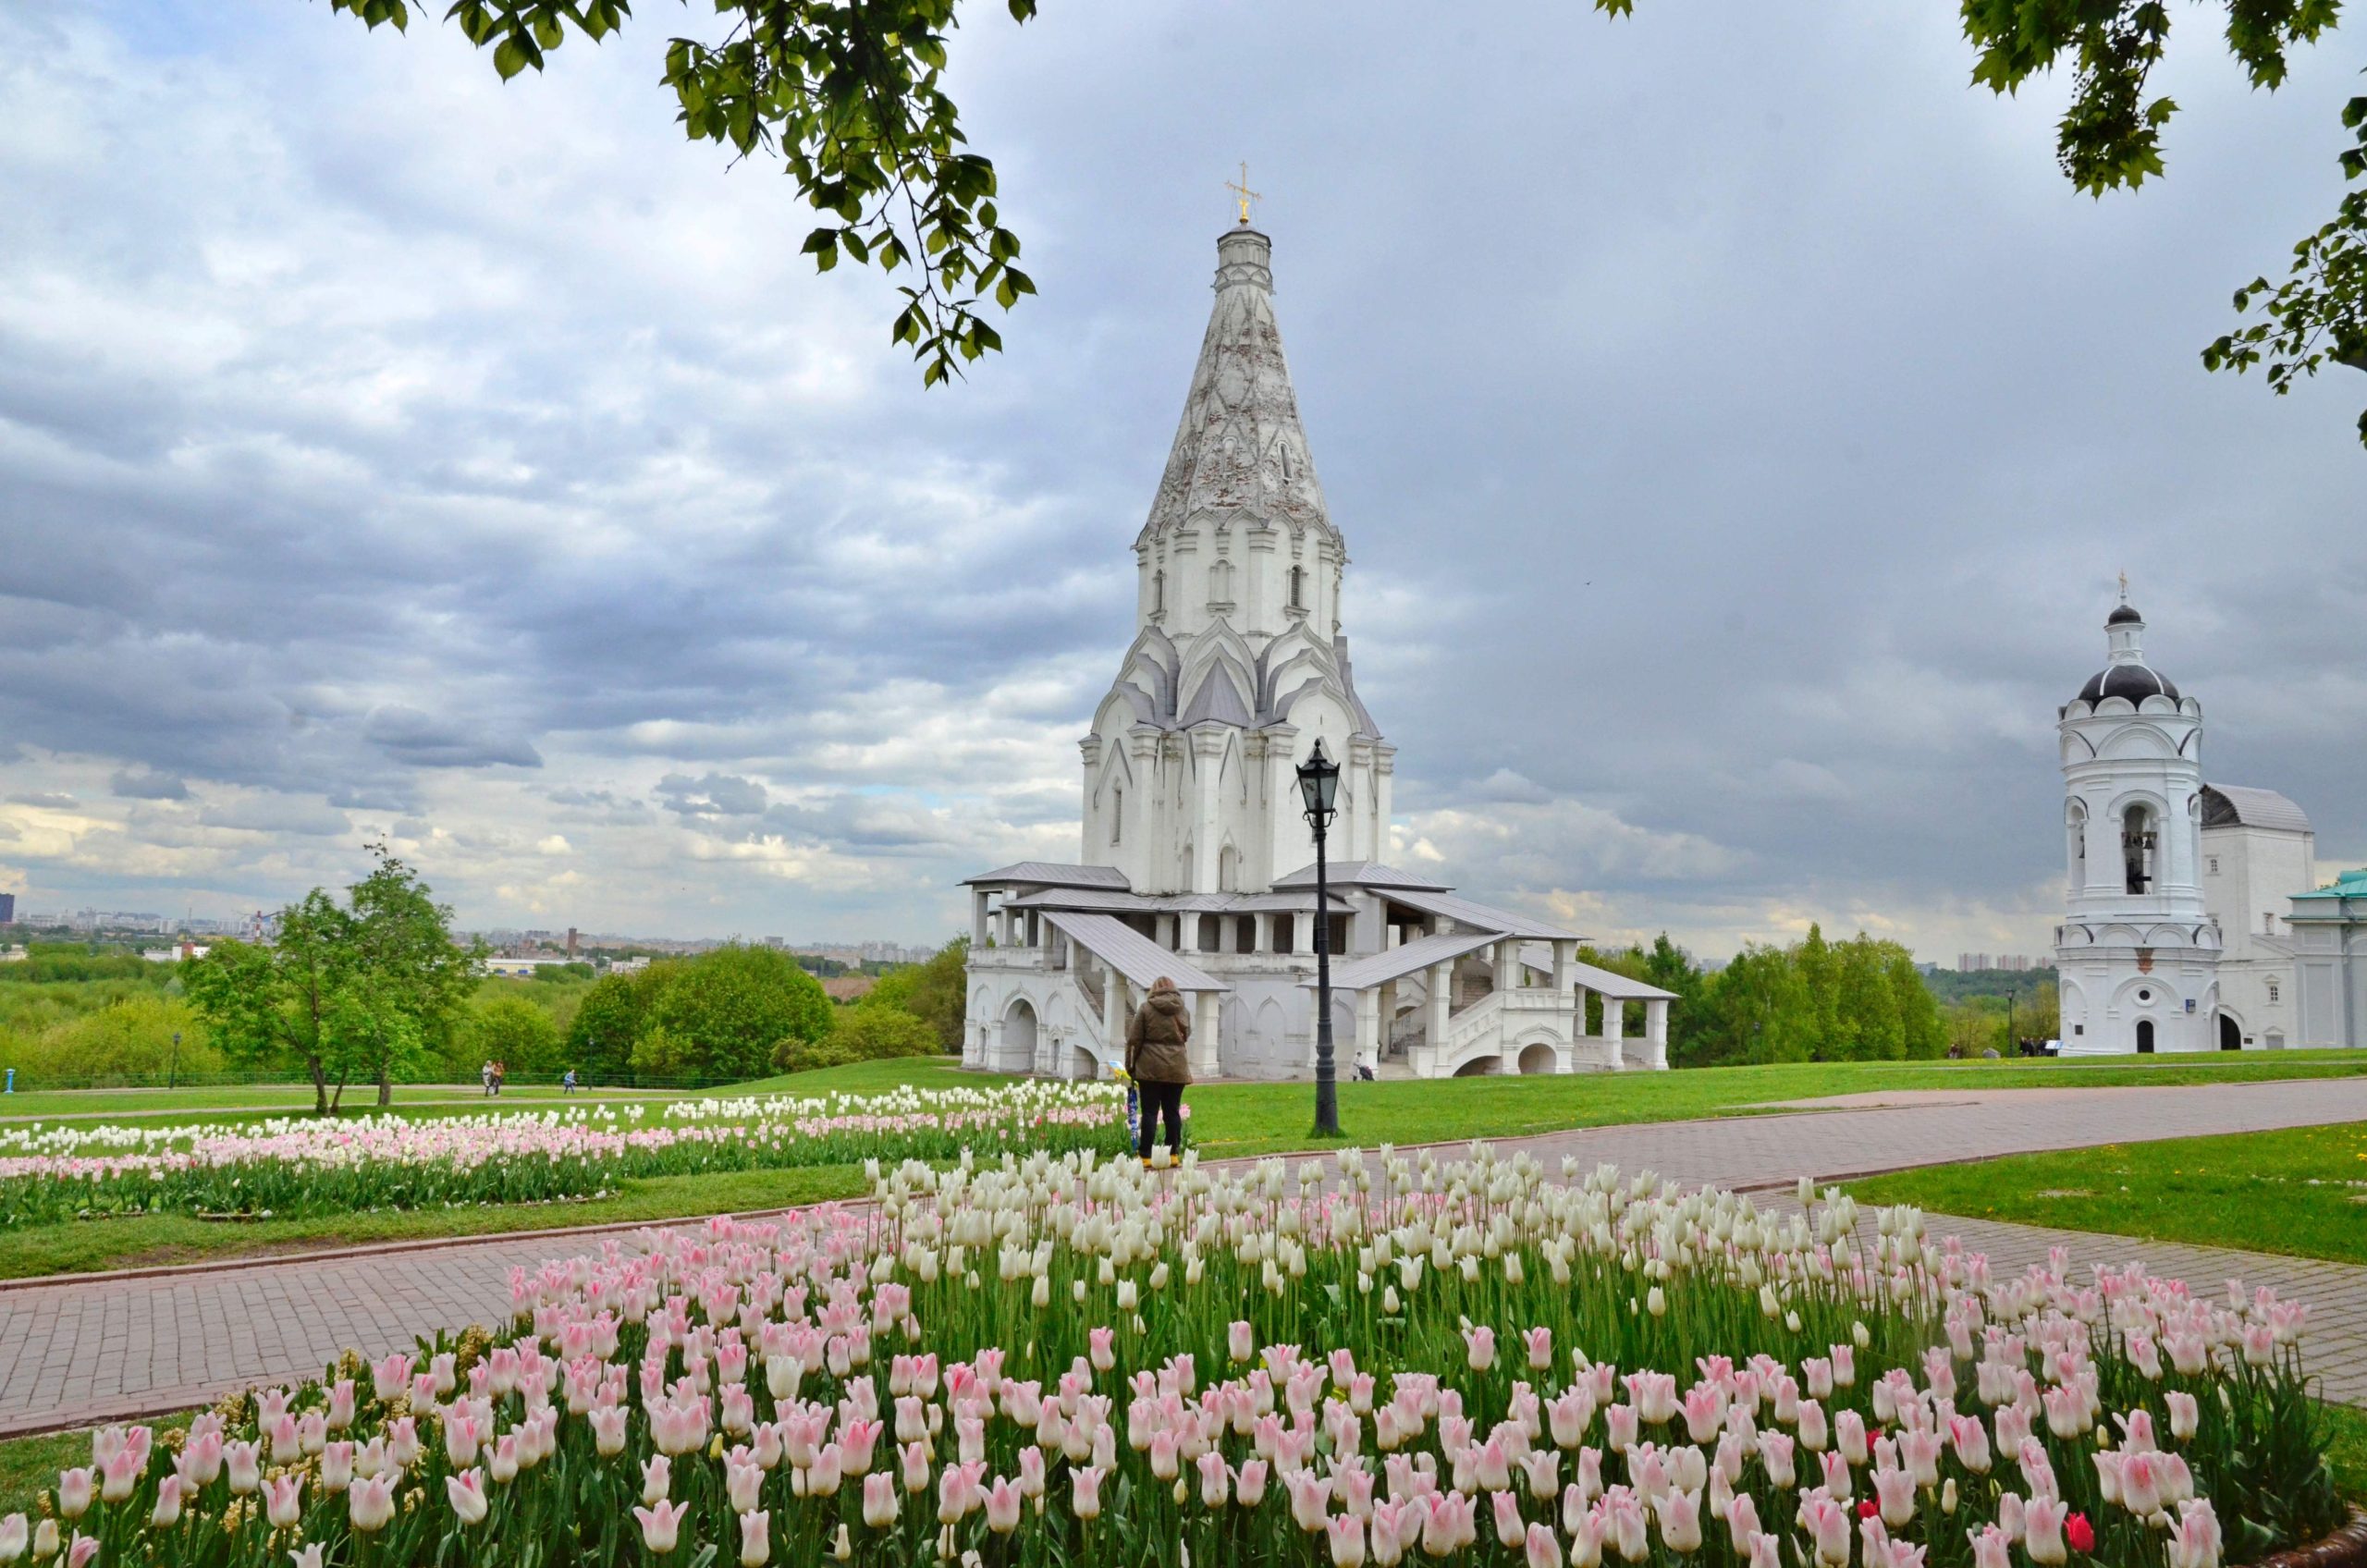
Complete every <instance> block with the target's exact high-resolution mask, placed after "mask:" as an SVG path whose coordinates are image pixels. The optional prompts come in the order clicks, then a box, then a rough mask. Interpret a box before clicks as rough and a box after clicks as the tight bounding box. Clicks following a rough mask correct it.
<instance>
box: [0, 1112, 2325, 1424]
mask: <svg viewBox="0 0 2367 1568" xmlns="http://www.w3.org/2000/svg"><path fill="white" fill-rule="evenodd" d="M1850 1098H1852V1099H1856V1098H1858V1097H1857V1096H1851V1097H1850ZM1806 1103H1807V1105H1808V1106H1809V1108H1810V1109H1797V1110H1793V1111H1790V1112H1786V1113H1784V1114H1772V1115H1760V1116H1749V1117H1735V1118H1727V1119H1723V1120H1717V1121H1683V1122H1665V1123H1656V1124H1649V1125H1639V1126H1625V1127H1600V1128H1588V1129H1581V1130H1577V1131H1574V1132H1569V1133H1549V1134H1545V1135H1542V1136H1539V1137H1532V1138H1524V1139H1518V1140H1508V1141H1506V1145H1503V1146H1513V1147H1520V1148H1526V1149H1528V1150H1529V1151H1531V1152H1533V1153H1535V1154H1536V1155H1538V1156H1539V1158H1544V1159H1546V1160H1548V1161H1549V1162H1551V1161H1557V1160H1559V1159H1560V1158H1564V1157H1566V1158H1575V1159H1576V1160H1578V1161H1579V1162H1580V1165H1581V1168H1582V1169H1590V1168H1591V1167H1592V1166H1593V1165H1594V1164H1596V1163H1597V1162H1599V1161H1605V1160H1607V1161H1610V1162H1612V1163H1613V1164H1616V1165H1618V1166H1620V1167H1622V1168H1624V1169H1626V1170H1642V1169H1646V1168H1649V1169H1651V1170H1657V1171H1659V1172H1660V1173H1661V1174H1662V1175H1663V1176H1666V1177H1669V1178H1671V1179H1673V1180H1675V1181H1678V1182H1684V1183H1686V1184H1687V1185H1693V1184H1699V1183H1714V1184H1717V1185H1721V1186H1728V1187H1736V1188H1745V1189H1749V1188H1767V1187H1772V1186H1788V1185H1790V1184H1791V1183H1792V1182H1795V1181H1797V1178H1798V1177H1800V1176H1803V1175H1807V1176H1813V1177H1817V1178H1819V1179H1821V1180H1834V1179H1838V1178H1842V1177H1847V1176H1858V1175H1867V1174H1871V1173H1873V1172H1876V1171H1881V1170H1896V1169H1900V1168H1903V1167H1907V1166H1914V1165H1929V1164H1941V1163H1945V1162H1948V1161H1953V1160H1962V1159H1975V1158H1983V1157H1986V1156H1992V1155H2001V1154H2017V1153H2026V1152H2031V1151H2036V1150H2041V1149H2057V1148H2079V1147H2086V1146H2089V1145H2098V1144H2112V1143H2129V1142H2139V1141H2143V1140H2147V1139H2153V1138H2176V1137H2187V1136H2192V1135H2197V1134H2203V1133H2244V1132H2265V1131H2269V1130H2272V1129H2275V1128H2281V1127H2301V1126H2312V1125H2318V1124H2322V1123H2325V1122H2331V1121H2367V1079H2360V1078H2349V1079H2320V1080H2307V1081H2296V1082H2289V1083H2271V1084H2226V1085H2214V1086H2210V1087H2197V1088H2116V1089H2017V1090H1986V1091H1972V1092H1964V1093H1951V1092H1946V1091H1937V1092H1932V1093H1916V1094H1906V1095H1886V1096H1878V1097H1877V1103H1874V1104H1870V1105H1869V1104H1865V1103H1862V1102H1860V1103H1855V1104H1851V1103H1847V1102H1846V1101H1845V1102H1843V1103H1840V1104H1838V1105H1835V1106H1834V1108H1833V1109H1814V1107H1815V1106H1816V1105H1817V1103H1818V1102H1806ZM1934 1229H1935V1230H1943V1231H1955V1232H1956V1233H1957V1234H1959V1235H1962V1236H1963V1237H1964V1238H1965V1239H1966V1241H1967V1242H1968V1243H1970V1244H1972V1245H1974V1246H1976V1247H1978V1248H1980V1249H1981V1250H1985V1251H1987V1252H1988V1253H1989V1254H1990V1256H1991V1257H1992V1258H1993V1261H1994V1262H1995V1263H1996V1265H1997V1266H1998V1267H1999V1268H2013V1269H2017V1270H2018V1269H2019V1268H2023V1267H2025V1266H2027V1265H2029V1264H2030V1263H2034V1262H2038V1261H2040V1260H2042V1259H2043V1258H2044V1256H2045V1255H2046V1251H2047V1248H2048V1247H2050V1246H2052V1245H2054V1244H2055V1243H2066V1244H2068V1245H2069V1246H2070V1247H2071V1248H2072V1251H2073V1256H2074V1257H2075V1259H2077V1260H2078V1261H2079V1262H2080V1263H2082V1264H2085V1263H2090V1262H2112V1263H2121V1262H2126V1261H2128V1260H2129V1259H2131V1258H2140V1259H2143V1260H2144V1261H2145V1262H2146V1263H2147V1265H2148V1266H2149V1267H2150V1268H2152V1269H2153V1270H2154V1271H2155V1272H2157V1273H2161V1274H2165V1275H2170V1276H2174V1277H2178V1278H2183V1279H2186V1280H2189V1282H2191V1283H2193V1284H2194V1285H2195V1286H2196V1287H2197V1288H2198V1289H2200V1290H2205V1291H2208V1292H2211V1293H2213V1294H2214V1295H2216V1294H2217V1293H2218V1292H2219V1291H2220V1289H2221V1288H2222V1286H2223V1283H2224V1281H2225V1280H2227V1279H2228V1278H2230V1277H2240V1278H2242V1279H2244V1280H2247V1281H2249V1282H2252V1283H2258V1284H2266V1285H2270V1286H2273V1287H2275V1289H2276V1290H2277V1291H2278V1292H2280V1293H2284V1294H2290V1295H2293V1296H2295V1297H2298V1298H2300V1299H2301V1300H2305V1301H2308V1302H2310V1303H2311V1304H2312V1333H2311V1344H2312V1362H2313V1364H2314V1366H2316V1368H2317V1370H2318V1371H2319V1372H2320V1373H2321V1374H2322V1375H2323V1376H2324V1378H2325V1392H2326V1394H2327V1396H2328V1397H2330V1398H2336V1399H2341V1400H2345V1401H2349V1402H2351V1403H2367V1268H2356V1267H2350V1266H2346V1265H2340V1264H2331V1263H2316V1262H2311V1261H2307V1260H2304V1259H2297V1258H2282V1257H2272V1256H2262V1255H2256V1254H2250V1253H2240V1252H2228V1251H2222V1250H2219V1249H2215V1248H2201V1247H2179V1246H2166V1245H2158V1244H2155V1243H2140V1242H2135V1241H2131V1240H2129V1239H2128V1238H2126V1237H2116V1236H2103V1237H2100V1236H2086V1235H2079V1234H2077V1233H2073V1232H2066V1231H2043V1230H2039V1229H2035V1228H2032V1227H2029V1226H2020V1225H2003V1224H1994V1223H1988V1222H1981V1221H1972V1220H1957V1219H1948V1220H1946V1221H1944V1222H1935V1225H1934ZM598 1244H599V1239H598V1238H595V1237H592V1236H588V1235H586V1236H581V1237H568V1236H550V1235H545V1236H542V1237H539V1238H533V1239H527V1240H520V1239H517V1238H511V1239H509V1240H507V1241H501V1240H496V1241H484V1242H460V1243H445V1244H438V1245H435V1246H431V1247H422V1248H415V1249H411V1250H406V1251H390V1252H376V1253H372V1254H369V1255H366V1256H346V1257H332V1258H319V1257H315V1258H302V1257H296V1258H286V1259H278V1260H271V1261H264V1262H258V1263H254V1264H249V1265H242V1266H239V1267H237V1268H218V1269H214V1270H210V1271H205V1272H181V1273H174V1272H159V1273H156V1274H153V1275H150V1276H146V1277H141V1278H132V1279H118V1280H107V1281H103V1282H102V1281H86V1282H79V1283H58V1284H32V1285H22V1286H5V1287H0V1437H6V1436H11V1435H16V1434H20V1433H25V1432H36V1431H46V1430H53V1429H57V1428H61V1427H80V1426H89V1425H92V1424H93V1423H96V1422H100V1421H104V1420H110V1419H118V1418H128V1417H132V1416H144V1415H162V1414H166V1413H168V1412H170V1411H174V1410H178V1409H186V1408H189V1407H190V1406H192V1405H196V1404H200V1403H205V1402H207V1401H209V1400H211V1399H212V1398H214V1397H215V1396H217V1395H218V1394H220V1393H222V1392H224V1391H226V1390H231V1389H237V1388H242V1387H245V1386H246V1385H248V1384H250V1383H253V1382H257V1381H262V1380H277V1379H284V1378H301V1377H308V1376H316V1375H318V1373H319V1372H320V1370H321V1368H322V1367H323V1366H325V1365H326V1364H327V1363H329V1362H330V1361H332V1360H334V1359H335V1358H336V1357H337V1354H338V1353H339V1352H341V1351H342V1350H344V1349H346V1348H348V1347H352V1348H355V1349H359V1350H361V1351H363V1352H364V1353H366V1354H372V1355H380V1354H386V1352H388V1351H390V1350H396V1349H407V1348H409V1347H410V1345H411V1342H412V1341H413V1339H414V1338H415V1337H416V1336H418V1335H421V1334H433V1333H435V1331H437V1330H439V1329H460V1328H464V1327H466V1326H468V1325H469V1324H472V1323H484V1324H488V1325H490V1324H496V1323H499V1322H501V1321H503V1320H504V1319H506V1318H507V1317H508V1316H509V1270H510V1268H512V1267H514V1266H524V1267H528V1268H532V1267H533V1266H535V1265H536V1264H539V1263H540V1262H542V1261H543V1260H544V1259H545V1258H548V1257H553V1256H568V1255H570V1254H572V1253H575V1252H579V1251H583V1250H586V1249H587V1248H591V1247H596V1246H597V1245H598Z"/></svg>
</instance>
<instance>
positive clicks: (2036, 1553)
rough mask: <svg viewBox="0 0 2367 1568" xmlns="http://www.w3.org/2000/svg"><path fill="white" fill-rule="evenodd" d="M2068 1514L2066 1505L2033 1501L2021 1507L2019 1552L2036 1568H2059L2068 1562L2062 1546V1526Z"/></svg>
mask: <svg viewBox="0 0 2367 1568" xmlns="http://www.w3.org/2000/svg"><path fill="white" fill-rule="evenodd" d="M2070 1513H2071V1509H2070V1506H2069V1505H2068V1504H2067V1503H2064V1502H2061V1501H2057V1500H2055V1499H2054V1498H2047V1497H2034V1498H2032V1499H2030V1501H2029V1502H2027V1503H2025V1504H2023V1506H2022V1550H2023V1551H2024V1552H2026V1553H2027V1554H2028V1555H2029V1557H2030V1561H2031V1562H2033V1563H2036V1564H2038V1568H2059V1565H2060V1564H2062V1563H2063V1562H2067V1561H2069V1558H2070V1553H2069V1552H2068V1551H2067V1550H2065V1549H2064V1545H2063V1524H2064V1521H2065V1520H2066V1519H2067V1517H2069V1515H2070Z"/></svg>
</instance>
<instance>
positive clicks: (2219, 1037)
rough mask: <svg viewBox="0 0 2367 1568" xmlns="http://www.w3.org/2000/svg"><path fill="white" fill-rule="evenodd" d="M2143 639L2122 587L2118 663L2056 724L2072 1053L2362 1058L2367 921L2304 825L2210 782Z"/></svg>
mask: <svg viewBox="0 0 2367 1568" xmlns="http://www.w3.org/2000/svg"><path fill="white" fill-rule="evenodd" d="M2144 633H2145V619H2144V618H2143V617H2142V616H2140V614H2139V613H2138V612H2137V610H2136V608H2135V607H2134V606H2131V605H2130V604H2129V603H2128V598H2127V594H2126V589H2125V587H2124V591H2123V597H2122V600H2121V603H2120V605H2119V606H2118V607H2116V609H2114V610H2113V612H2112V614H2111V615H2110V616H2108V617H2107V618H2106V619H2105V622H2104V638H2105V643H2106V647H2107V649H2108V662H2107V663H2106V664H2105V666H2104V668H2103V669H2102V670H2100V671H2098V672H2097V673H2096V674H2095V675H2093V676H2091V677H2090V678H2089V680H2088V682H2087V684H2086V685H2084V686H2082V687H2081V688H2080V689H2079V695H2078V696H2076V697H2074V698H2072V699H2071V701H2070V702H2068V703H2067V704H2064V706H2063V708H2062V709H2061V710H2060V713H2059V715H2058V723H2057V726H2056V728H2057V730H2058V732H2059V734H2060V737H2061V745H2062V763H2063V780H2064V788H2065V794H2066V797H2067V799H2066V802H2065V807H2064V853H2065V860H2066V869H2067V883H2068V886H2067V904H2066V915H2065V919H2064V922H2063V924H2062V925H2058V926H2056V927H2055V937H2054V939H2055V962H2056V965H2057V969H2058V973H2059V976H2060V978H2059V981H2058V984H2059V986H2060V994H2061V999H2062V1016H2063V1050H2064V1052H2065V1053H2066V1054H2067V1055H2073V1056H2089V1055H2105V1054H2111V1053H2117V1052H2156V1051H2181V1050H2187V1051H2200V1050H2231V1051H2232V1050H2247V1049H2264V1050H2280V1049H2284V1048H2287V1047H2295V1048H2298V1047H2305V1046H2367V940H2361V937H2362V936H2367V908H2361V909H2358V910H2357V911H2355V912H2353V911H2351V910H2350V907H2349V900H2347V899H2346V898H2345V897H2344V896H2343V895H2342V893H2341V892H2340V891H2339V886H2338V887H2337V888H2336V889H2334V890H2327V891H2319V890H2316V888H2317V880H2316V865H2315V860H2316V839H2315V835H2314V834H2313V833H2312V830H2311V827H2310V819H2309V817H2308V816H2307V815H2303V813H2302V811H2301V808H2300V807H2299V806H2297V805H2295V804H2294V803H2293V802H2291V801H2289V800H2287V799H2286V798H2285V797H2284V796H2283V795H2280V794H2277V793H2276V792H2275V791H2274V790H2260V789H2249V788H2244V787H2240V786H2237V785H2232V784H2206V783H2204V782H2203V781H2202V704H2201V703H2200V702H2198V701H2196V700H2195V699H2194V698H2193V697H2192V696H2189V695H2186V694H2184V693H2181V692H2179V690H2178V688H2177V684H2176V683H2175V682H2173V681H2172V680H2170V679H2169V678H2168V677H2167V676H2165V675H2163V674H2161V673H2160V672H2158V671H2157V670H2155V669H2154V668H2152V666H2151V665H2150V664H2148V663H2147V662H2146V658H2145V649H2144ZM2359 876H2360V874H2356V873H2354V874H2353V877H2359ZM2349 880H2350V879H2349V878H2346V881H2349ZM2360 880H2361V888H2360V891H2361V893H2362V894H2367V877H2361V878H2360ZM2354 961H2355V962H2354Z"/></svg>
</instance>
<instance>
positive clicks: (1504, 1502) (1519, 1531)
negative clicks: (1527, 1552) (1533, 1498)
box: [1488, 1492, 1528, 1550]
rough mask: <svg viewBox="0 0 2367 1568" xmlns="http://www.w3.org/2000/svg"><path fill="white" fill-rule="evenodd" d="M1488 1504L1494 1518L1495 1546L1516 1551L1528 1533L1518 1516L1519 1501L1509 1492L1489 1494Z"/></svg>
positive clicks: (1525, 1525)
mask: <svg viewBox="0 0 2367 1568" xmlns="http://www.w3.org/2000/svg"><path fill="white" fill-rule="evenodd" d="M1488 1502H1489V1506H1490V1509H1491V1510H1492V1511H1493V1513H1494V1514H1495V1518H1496V1544H1497V1545H1499V1546H1502V1547H1508V1548H1512V1549H1514V1550H1518V1549H1519V1547H1520V1544H1521V1541H1522V1539H1523V1538H1524V1537H1526V1536H1527V1533H1528V1525H1527V1523H1526V1522H1525V1521H1523V1520H1522V1518H1521V1516H1520V1499H1518V1498H1516V1497H1515V1496H1514V1495H1513V1494H1512V1493H1510V1492H1490V1494H1489V1496H1488Z"/></svg>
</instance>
